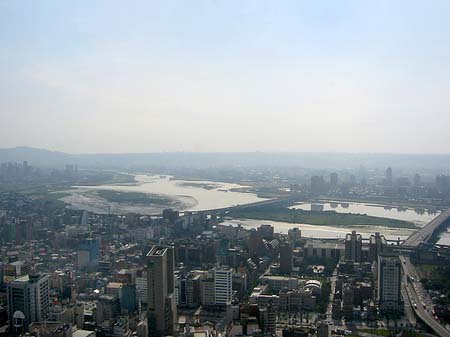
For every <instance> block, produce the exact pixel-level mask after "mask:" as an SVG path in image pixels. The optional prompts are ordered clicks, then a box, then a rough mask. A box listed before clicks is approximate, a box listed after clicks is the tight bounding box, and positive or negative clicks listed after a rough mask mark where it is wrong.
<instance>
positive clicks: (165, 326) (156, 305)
mask: <svg viewBox="0 0 450 337" xmlns="http://www.w3.org/2000/svg"><path fill="white" fill-rule="evenodd" d="M146 260H147V280H148V289H147V293H148V300H147V302H148V312H147V317H148V328H149V336H156V337H161V336H166V335H172V334H173V333H174V330H175V323H176V317H177V307H176V303H175V294H174V291H175V287H174V282H175V276H174V251H173V248H171V247H162V246H153V247H152V249H150V251H149V252H148V254H147V257H146Z"/></svg>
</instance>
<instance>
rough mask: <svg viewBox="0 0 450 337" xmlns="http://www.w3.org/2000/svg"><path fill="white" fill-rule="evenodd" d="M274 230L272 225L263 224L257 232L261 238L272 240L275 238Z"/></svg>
mask: <svg viewBox="0 0 450 337" xmlns="http://www.w3.org/2000/svg"><path fill="white" fill-rule="evenodd" d="M273 231H274V228H273V226H271V225H261V226H259V227H258V229H257V232H258V234H259V236H260V237H261V238H263V239H264V240H272V239H273Z"/></svg>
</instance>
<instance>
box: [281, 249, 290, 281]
mask: <svg viewBox="0 0 450 337" xmlns="http://www.w3.org/2000/svg"><path fill="white" fill-rule="evenodd" d="M280 273H281V274H284V275H290V274H291V273H292V247H291V245H290V244H289V243H283V244H281V245H280Z"/></svg>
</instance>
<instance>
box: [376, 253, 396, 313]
mask: <svg viewBox="0 0 450 337" xmlns="http://www.w3.org/2000/svg"><path fill="white" fill-rule="evenodd" d="M400 278H401V265H400V259H399V257H398V256H396V255H392V254H387V253H381V254H380V255H379V257H378V302H379V304H380V310H381V312H395V311H398V310H399V308H400V301H401V300H400Z"/></svg>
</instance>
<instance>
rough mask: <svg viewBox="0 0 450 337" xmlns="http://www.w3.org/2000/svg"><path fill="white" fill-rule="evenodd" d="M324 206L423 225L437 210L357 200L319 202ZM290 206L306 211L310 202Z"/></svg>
mask: <svg viewBox="0 0 450 337" xmlns="http://www.w3.org/2000/svg"><path fill="white" fill-rule="evenodd" d="M321 204H322V205H323V207H324V209H323V210H324V211H335V212H337V213H353V214H367V215H370V216H377V217H382V218H389V219H397V220H404V221H409V222H414V223H415V224H418V225H425V224H427V223H428V222H430V221H431V220H432V219H433V218H435V217H436V216H437V215H438V214H439V212H436V211H425V210H420V211H419V210H417V211H416V210H414V209H412V208H398V207H393V206H385V205H380V204H367V203H359V202H349V203H342V202H340V201H336V202H325V203H321ZM291 208H295V209H303V210H306V211H309V210H311V203H301V204H297V205H295V206H292V207H291Z"/></svg>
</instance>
